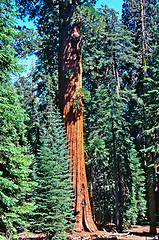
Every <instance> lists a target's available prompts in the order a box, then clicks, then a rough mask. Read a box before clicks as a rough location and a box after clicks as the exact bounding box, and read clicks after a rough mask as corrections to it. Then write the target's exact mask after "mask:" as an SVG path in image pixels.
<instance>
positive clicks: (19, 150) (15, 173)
mask: <svg viewBox="0 0 159 240" xmlns="http://www.w3.org/2000/svg"><path fill="white" fill-rule="evenodd" d="M26 119H27V116H26V114H25V112H24V110H23V109H22V108H21V105H20V103H19V99H18V96H17V95H16V93H15V91H14V90H13V89H12V87H10V86H8V84H1V85H0V169H1V174H0V206H1V207H0V230H1V231H2V232H6V236H7V237H8V238H9V237H10V236H12V234H14V233H16V229H15V226H19V228H21V226H23V225H24V217H23V216H24V215H25V214H26V213H28V212H29V208H31V207H32V206H31V204H30V203H27V202H26V201H25V197H26V194H27V193H28V192H29V190H30V186H31V185H30V182H29V179H28V177H29V174H30V169H29V166H30V164H31V161H32V157H31V156H30V155H29V153H28V151H27V148H26V139H25V131H26V126H25V124H24V122H25V120H26Z"/></svg>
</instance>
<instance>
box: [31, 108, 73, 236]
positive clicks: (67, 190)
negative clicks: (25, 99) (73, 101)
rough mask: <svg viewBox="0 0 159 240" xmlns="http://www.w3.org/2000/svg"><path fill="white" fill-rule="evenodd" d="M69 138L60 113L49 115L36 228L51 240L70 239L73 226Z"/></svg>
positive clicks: (43, 142) (40, 167) (39, 162)
mask: <svg viewBox="0 0 159 240" xmlns="http://www.w3.org/2000/svg"><path fill="white" fill-rule="evenodd" d="M65 138H66V135H65V134H64V129H63V123H62V120H61V118H60V114H59V112H58V111H57V110H55V111H53V112H52V113H47V116H45V122H44V124H43V126H42V128H41V138H40V139H41V146H40V149H39V152H38V155H37V168H36V183H37V185H36V187H35V205H36V209H35V212H34V213H33V217H34V221H35V222H34V224H33V226H34V227H37V229H38V231H39V232H44V233H46V234H47V237H48V238H49V239H66V236H65V231H66V229H69V228H72V227H73V221H74V217H73V208H74V203H73V198H74V194H73V185H72V181H71V180H70V171H72V170H69V169H72V166H70V164H69V155H68V149H67V148H66V140H65Z"/></svg>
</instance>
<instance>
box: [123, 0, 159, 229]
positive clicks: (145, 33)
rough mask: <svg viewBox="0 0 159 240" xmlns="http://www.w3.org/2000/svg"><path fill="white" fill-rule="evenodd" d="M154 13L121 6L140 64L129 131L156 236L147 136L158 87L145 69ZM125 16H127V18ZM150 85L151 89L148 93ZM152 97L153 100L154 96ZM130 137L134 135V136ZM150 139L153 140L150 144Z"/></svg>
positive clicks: (148, 7)
mask: <svg viewBox="0 0 159 240" xmlns="http://www.w3.org/2000/svg"><path fill="white" fill-rule="evenodd" d="M157 11H158V4H157V2H156V1H149V0H144V1H137V0H136V1H124V5H123V22H124V23H125V24H126V25H127V26H128V28H130V25H131V31H132V33H133V34H135V35H136V41H135V44H136V46H137V47H138V63H139V64H140V68H139V69H138V70H137V71H136V72H135V75H136V84H134V88H135V89H136V92H137V94H138V97H140V99H142V101H141V105H140V108H139V109H138V111H137V114H136V116H135V119H134V120H137V121H136V125H135V126H134V129H133V131H134V132H136V135H137V139H138V140H139V142H140V147H139V144H138V146H137V148H138V150H141V149H142V150H141V152H142V153H141V154H140V156H141V157H142V162H144V161H145V162H146V166H147V167H146V168H145V171H146V172H147V188H148V203H149V204H148V205H149V220H150V231H151V232H153V233H155V232H156V227H155V225H156V220H155V195H154V189H155V187H154V169H153V168H152V164H153V155H154V153H153V152H154V151H155V150H154V148H156V147H155V140H154V139H153V137H152V135H151V134H150V132H153V131H151V130H152V129H153V127H152V126H156V125H155V124H156V121H157V122H158V120H157V116H156V117H155V123H154V122H153V117H152V116H153V108H154V107H157V106H158V103H157V101H156V103H155V102H154V100H156V99H155V98H152V97H151V96H152V94H153V91H154V93H156V92H157V91H158V90H157V89H158V83H157V82H156V80H154V79H153V77H150V78H149V76H152V75H153V73H152V72H153V71H152V69H151V67H150V68H149V65H151V64H152V65H153V60H154V58H153V55H154V53H155V52H156V46H157V38H156V37H154V36H156V33H157V25H158V20H157ZM128 12H129V13H130V14H127V13H128ZM148 69H149V70H148ZM150 69H151V70H150ZM156 70H157V69H156ZM153 84H154V85H153ZM152 85H153V87H154V89H152ZM153 96H154V97H155V95H153ZM152 106H153V107H152ZM151 110H152V113H151ZM134 122H135V121H134ZM152 122H153V123H152ZM154 128H155V127H154ZM133 134H134V135H135V133H133ZM151 139H153V144H152V140H151ZM156 140H157V139H156ZM152 145H153V147H152ZM155 154H156V153H155Z"/></svg>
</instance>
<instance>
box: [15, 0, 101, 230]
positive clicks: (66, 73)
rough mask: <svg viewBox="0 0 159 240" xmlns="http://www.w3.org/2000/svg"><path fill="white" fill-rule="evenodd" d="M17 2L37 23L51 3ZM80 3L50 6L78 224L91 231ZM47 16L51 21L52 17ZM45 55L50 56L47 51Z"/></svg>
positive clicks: (75, 0)
mask: <svg viewBox="0 0 159 240" xmlns="http://www.w3.org/2000/svg"><path fill="white" fill-rule="evenodd" d="M17 2H18V3H19V4H20V5H21V9H20V10H21V12H22V14H24V15H25V14H26V13H29V14H30V16H31V17H32V18H34V17H37V18H36V19H37V24H38V18H39V16H42V13H43V11H45V6H46V5H48V1H42V0H40V1H38V2H37V1H32V3H31V4H30V1H23V0H20V1H17ZM80 4H81V3H80V1H79V0H73V1H57V2H56V1H55V2H53V3H52V2H51V1H50V2H49V5H50V7H51V9H53V10H54V11H53V12H52V14H54V13H55V12H56V13H57V14H58V13H59V15H57V18H56V19H58V24H59V33H58V32H57V34H58V35H59V36H57V39H58V40H59V51H58V52H59V61H58V69H59V103H60V109H61V112H62V115H63V120H64V123H65V126H66V129H67V140H68V143H69V145H70V161H72V162H73V168H74V171H73V175H72V180H73V182H74V191H75V216H76V226H75V227H76V229H77V230H78V231H81V230H83V229H84V227H86V228H87V229H88V230H89V231H95V230H96V229H97V228H96V226H95V224H94V222H93V219H92V214H91V206H90V202H89V195H88V189H87V180H86V171H85V161H84V143H83V110H82V90H81V88H82V63H81V52H80V22H79V21H78V19H74V20H73V14H74V12H75V11H76V7H77V6H79V5H80ZM50 15H51V13H50ZM50 15H49V16H50ZM47 20H48V24H49V19H47ZM54 21H55V20H54ZM55 25H56V24H55ZM50 31H51V29H50ZM47 47H48V46H47ZM47 49H48V48H47ZM51 50H52V49H51ZM55 54H56V53H55ZM45 57H46V58H47V56H46V55H45ZM53 67H55V66H53ZM44 84H45V83H44ZM75 104H76V106H77V107H76V109H75V107H74V105H75Z"/></svg>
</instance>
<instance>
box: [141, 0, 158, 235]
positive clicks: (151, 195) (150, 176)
mask: <svg viewBox="0 0 159 240" xmlns="http://www.w3.org/2000/svg"><path fill="white" fill-rule="evenodd" d="M140 19H141V40H142V67H143V79H144V80H145V79H146V75H147V68H146V56H145V50H146V47H145V42H146V36H145V26H144V1H143V0H140ZM146 89H147V84H146V83H144V84H143V93H144V94H145V93H146V91H147V90H146ZM147 118H148V116H145V129H146V130H147V129H148V128H149V126H148V123H147ZM145 145H146V148H148V147H149V146H150V136H146V139H145ZM146 163H147V183H148V208H149V221H150V232H151V233H153V234H155V233H156V209H155V192H154V189H155V186H154V169H153V167H149V166H150V165H151V164H152V155H151V153H150V152H148V153H146Z"/></svg>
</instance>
